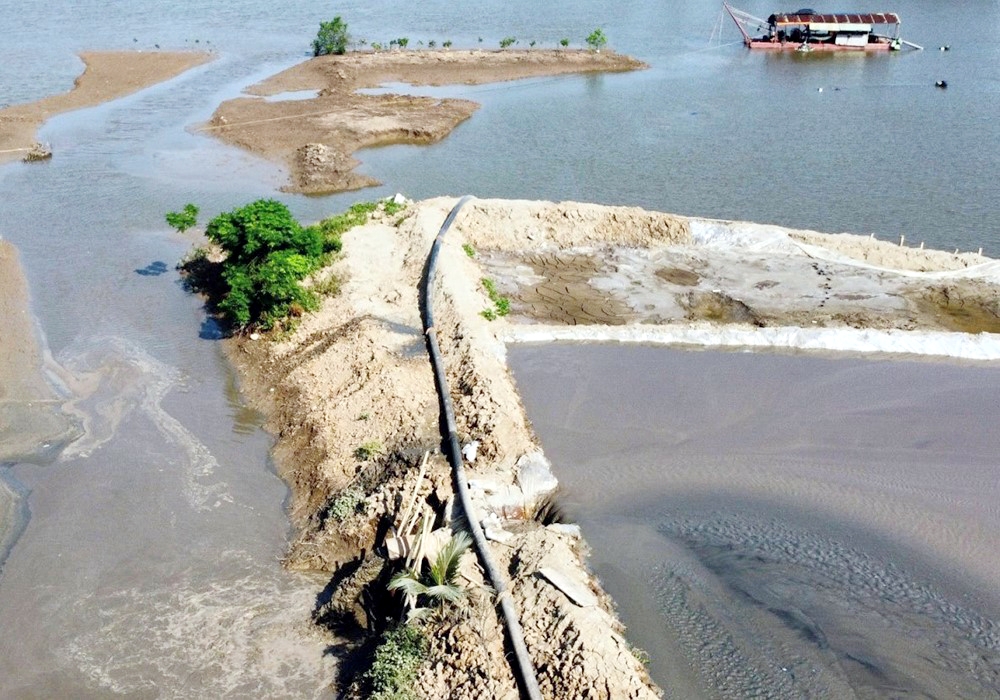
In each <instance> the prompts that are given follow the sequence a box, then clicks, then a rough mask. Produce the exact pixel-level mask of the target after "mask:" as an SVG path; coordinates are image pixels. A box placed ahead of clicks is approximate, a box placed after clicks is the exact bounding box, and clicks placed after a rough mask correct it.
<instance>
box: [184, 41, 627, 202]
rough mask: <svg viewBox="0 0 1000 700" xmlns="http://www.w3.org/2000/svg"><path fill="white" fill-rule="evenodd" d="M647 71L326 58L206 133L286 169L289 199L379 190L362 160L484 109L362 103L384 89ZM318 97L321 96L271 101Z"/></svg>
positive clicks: (461, 55)
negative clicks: (373, 150)
mask: <svg viewBox="0 0 1000 700" xmlns="http://www.w3.org/2000/svg"><path fill="white" fill-rule="evenodd" d="M645 67H646V66H645V64H643V63H642V62H640V61H637V60H636V59H634V58H631V57H629V56H623V55H619V54H616V53H614V52H613V51H605V52H600V53H595V52H592V51H580V50H551V51H550V50H540V49H539V50H528V51H515V50H501V51H482V50H477V51H468V50H462V51H451V50H440V51H435V50H428V51H389V52H358V53H350V54H347V55H344V56H322V57H319V58H314V59H311V60H309V61H306V62H305V63H302V64H299V65H297V66H294V67H293V68H290V69H288V70H286V71H284V72H282V73H279V74H277V75H275V76H273V77H271V78H268V79H267V80H265V81H263V82H261V83H258V84H257V85H254V86H252V87H250V88H249V89H248V90H247V91H246V92H248V93H249V94H250V95H253V96H252V97H241V98H238V99H235V100H229V101H228V102H225V103H223V104H222V105H220V106H219V108H218V109H217V110H216V112H215V114H214V115H213V116H212V119H211V120H210V122H209V123H208V124H207V125H205V126H203V127H202V129H203V130H205V131H206V132H208V133H210V134H212V135H214V136H216V137H217V138H219V139H222V140H223V141H225V142H226V143H229V144H232V145H235V146H239V147H241V148H245V149H247V150H249V151H251V152H253V153H257V154H259V155H262V156H264V157H266V158H270V159H272V160H277V161H279V162H282V163H283V164H285V165H286V166H287V167H288V168H289V172H290V179H291V182H290V183H289V184H288V186H287V187H286V188H285V189H287V190H288V191H291V192H305V193H310V194H319V193H327V192H338V191H343V190H355V189H359V188H362V187H369V186H372V185H377V184H379V183H378V182H377V181H375V180H374V179H372V178H371V177H368V176H366V175H361V174H358V173H355V172H353V170H354V168H355V167H356V166H357V165H359V162H358V161H357V160H356V159H355V158H353V157H352V155H351V154H352V153H354V152H355V151H357V150H359V149H361V148H366V147H370V146H380V145H388V144H394V143H409V144H428V143H434V142H436V141H440V140H441V139H443V138H444V137H445V136H447V135H448V134H449V133H451V132H452V130H453V129H454V128H455V127H456V126H458V125H459V124H460V123H461V122H463V121H464V120H466V119H468V118H469V117H471V116H472V114H473V113H474V112H475V111H476V109H478V107H479V105H478V104H477V103H475V102H472V101H470V100H458V99H437V98H431V97H415V96H410V95H397V94H386V95H369V94H361V93H359V92H358V90H360V89H363V88H376V87H379V86H380V85H382V84H384V83H387V82H403V83H407V84H411V85H454V84H466V85H478V84H482V83H492V82H500V81H508V80H517V79H522V78H532V77H541V76H551V75H562V74H568V73H594V72H621V71H630V70H637V69H640V68H645ZM300 91H313V92H315V93H316V96H315V97H310V98H306V99H295V100H287V99H282V100H267V99H264V98H266V97H268V96H275V95H280V94H282V93H296V92H300Z"/></svg>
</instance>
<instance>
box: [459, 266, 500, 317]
mask: <svg viewBox="0 0 1000 700" xmlns="http://www.w3.org/2000/svg"><path fill="white" fill-rule="evenodd" d="M466 252H468V251H466ZM480 281H481V282H482V285H483V289H485V290H486V295H487V296H488V297H489V298H490V301H492V302H493V307H492V308H489V309H483V310H482V311H480V312H479V315H480V316H482V317H483V318H485V319H486V320H487V321H495V320H496V319H497V318H499V317H500V316H506V315H507V314H509V313H510V299H508V298H507V297H505V296H501V295H500V292H499V291H498V290H497V285H496V282H494V281H493V280H491V279H490V278H488V277H483V279H482V280H480Z"/></svg>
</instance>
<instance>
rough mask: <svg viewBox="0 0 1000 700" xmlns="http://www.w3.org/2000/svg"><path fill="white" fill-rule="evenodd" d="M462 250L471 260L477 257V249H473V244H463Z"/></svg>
mask: <svg viewBox="0 0 1000 700" xmlns="http://www.w3.org/2000/svg"><path fill="white" fill-rule="evenodd" d="M462 250H464V251H465V254H466V255H468V256H469V257H470V258H474V257H476V249H475V248H473V247H472V245H471V244H469V243H463V244H462Z"/></svg>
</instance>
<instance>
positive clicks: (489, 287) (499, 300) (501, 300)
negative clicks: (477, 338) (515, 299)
mask: <svg viewBox="0 0 1000 700" xmlns="http://www.w3.org/2000/svg"><path fill="white" fill-rule="evenodd" d="M480 282H481V283H482V285H483V289H485V290H486V295H487V296H489V298H490V301H491V302H493V306H492V307H491V308H488V309H483V310H482V311H480V312H479V315H480V316H482V317H483V318H485V319H486V320H487V321H495V320H496V319H498V318H500V317H501V316H506V315H507V314H509V313H510V299H508V298H507V297H505V296H502V295H501V294H500V292H499V291H498V290H497V285H496V282H494V281H493V280H491V279H490V278H489V277H483V278H482V279H481V280H480Z"/></svg>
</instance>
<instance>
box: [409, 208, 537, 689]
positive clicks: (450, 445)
mask: <svg viewBox="0 0 1000 700" xmlns="http://www.w3.org/2000/svg"><path fill="white" fill-rule="evenodd" d="M470 199H472V196H471V195H466V196H464V197H462V198H461V199H460V200H458V203H457V204H455V206H454V207H453V208H452V210H451V212H449V214H448V217H447V218H446V219H445V220H444V223H443V224H441V229H440V230H439V231H438V234H437V236H436V237H435V238H434V244H433V245H432V246H431V251H430V253H429V254H428V256H427V262H426V264H425V266H424V284H423V289H421V292H420V305H421V310H422V312H423V313H422V316H423V324H424V337H425V338H426V341H427V351H428V353H429V354H430V358H431V366H432V368H433V370H434V384H435V386H436V388H437V392H438V398H439V400H440V403H441V412H442V414H443V416H444V421H445V425H444V426H443V427H444V428H445V432H447V437H446V439H445V452H446V453H447V454H446V456H447V458H448V462H449V463H450V464H451V469H452V475H453V477H454V480H455V488H456V490H457V491H458V498H459V502H460V504H461V506H462V510H463V511H464V513H465V519H466V520H467V521H468V523H469V530H471V532H472V540H473V542H474V543H475V546H476V552H477V554H478V555H479V561H480V563H481V564H482V565H483V569H484V570H485V571H486V575H487V576H488V577H489V580H490V584H491V585H492V586H493V590H495V591H496V594H497V600H498V601H499V603H500V608H501V610H502V612H503V618H504V628H505V629H506V630H507V638H508V640H509V641H510V645H511V648H512V649H513V650H514V661H513V664H512V666H513V671H514V676H515V678H517V679H518V682H519V683H518V684H519V685H520V687H521V694H522V696H523V697H526V698H529V699H530V700H542V691H541V689H540V688H539V687H538V678H537V677H536V676H535V667H534V664H533V663H532V661H531V656H529V654H528V648H527V646H525V644H524V631H523V630H522V629H521V620H520V617H519V616H518V614H517V609H516V608H515V607H514V600H513V598H512V597H511V594H510V588H509V586H508V585H507V577H506V576H505V575H504V574H503V572H501V571H500V569H499V568H498V567H497V565H496V562H494V561H493V557H492V556H491V555H490V550H489V545H488V544H487V542H486V535H485V534H484V533H483V528H482V526H481V525H480V524H479V521H478V520H477V519H476V517H475V514H474V511H473V509H472V500H471V498H470V496H469V482H468V479H467V478H466V476H465V467H464V465H463V462H462V449H461V446H460V445H459V443H458V430H457V428H456V426H455V407H454V405H453V404H452V402H451V392H450V390H449V388H448V380H447V377H446V376H445V368H444V361H443V360H442V359H441V349H440V347H439V346H438V342H437V332H436V330H435V328H434V307H433V304H432V300H431V297H432V296H433V292H432V290H433V288H434V273H435V272H436V270H437V259H438V254H439V253H440V252H441V243H442V242H443V241H444V237H445V234H446V233H448V229H449V228H451V225H452V223H453V222H454V221H455V217H457V216H458V212H459V211H460V210H461V209H462V207H463V206H464V205H465V203H466V202H468V201H469V200H470Z"/></svg>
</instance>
